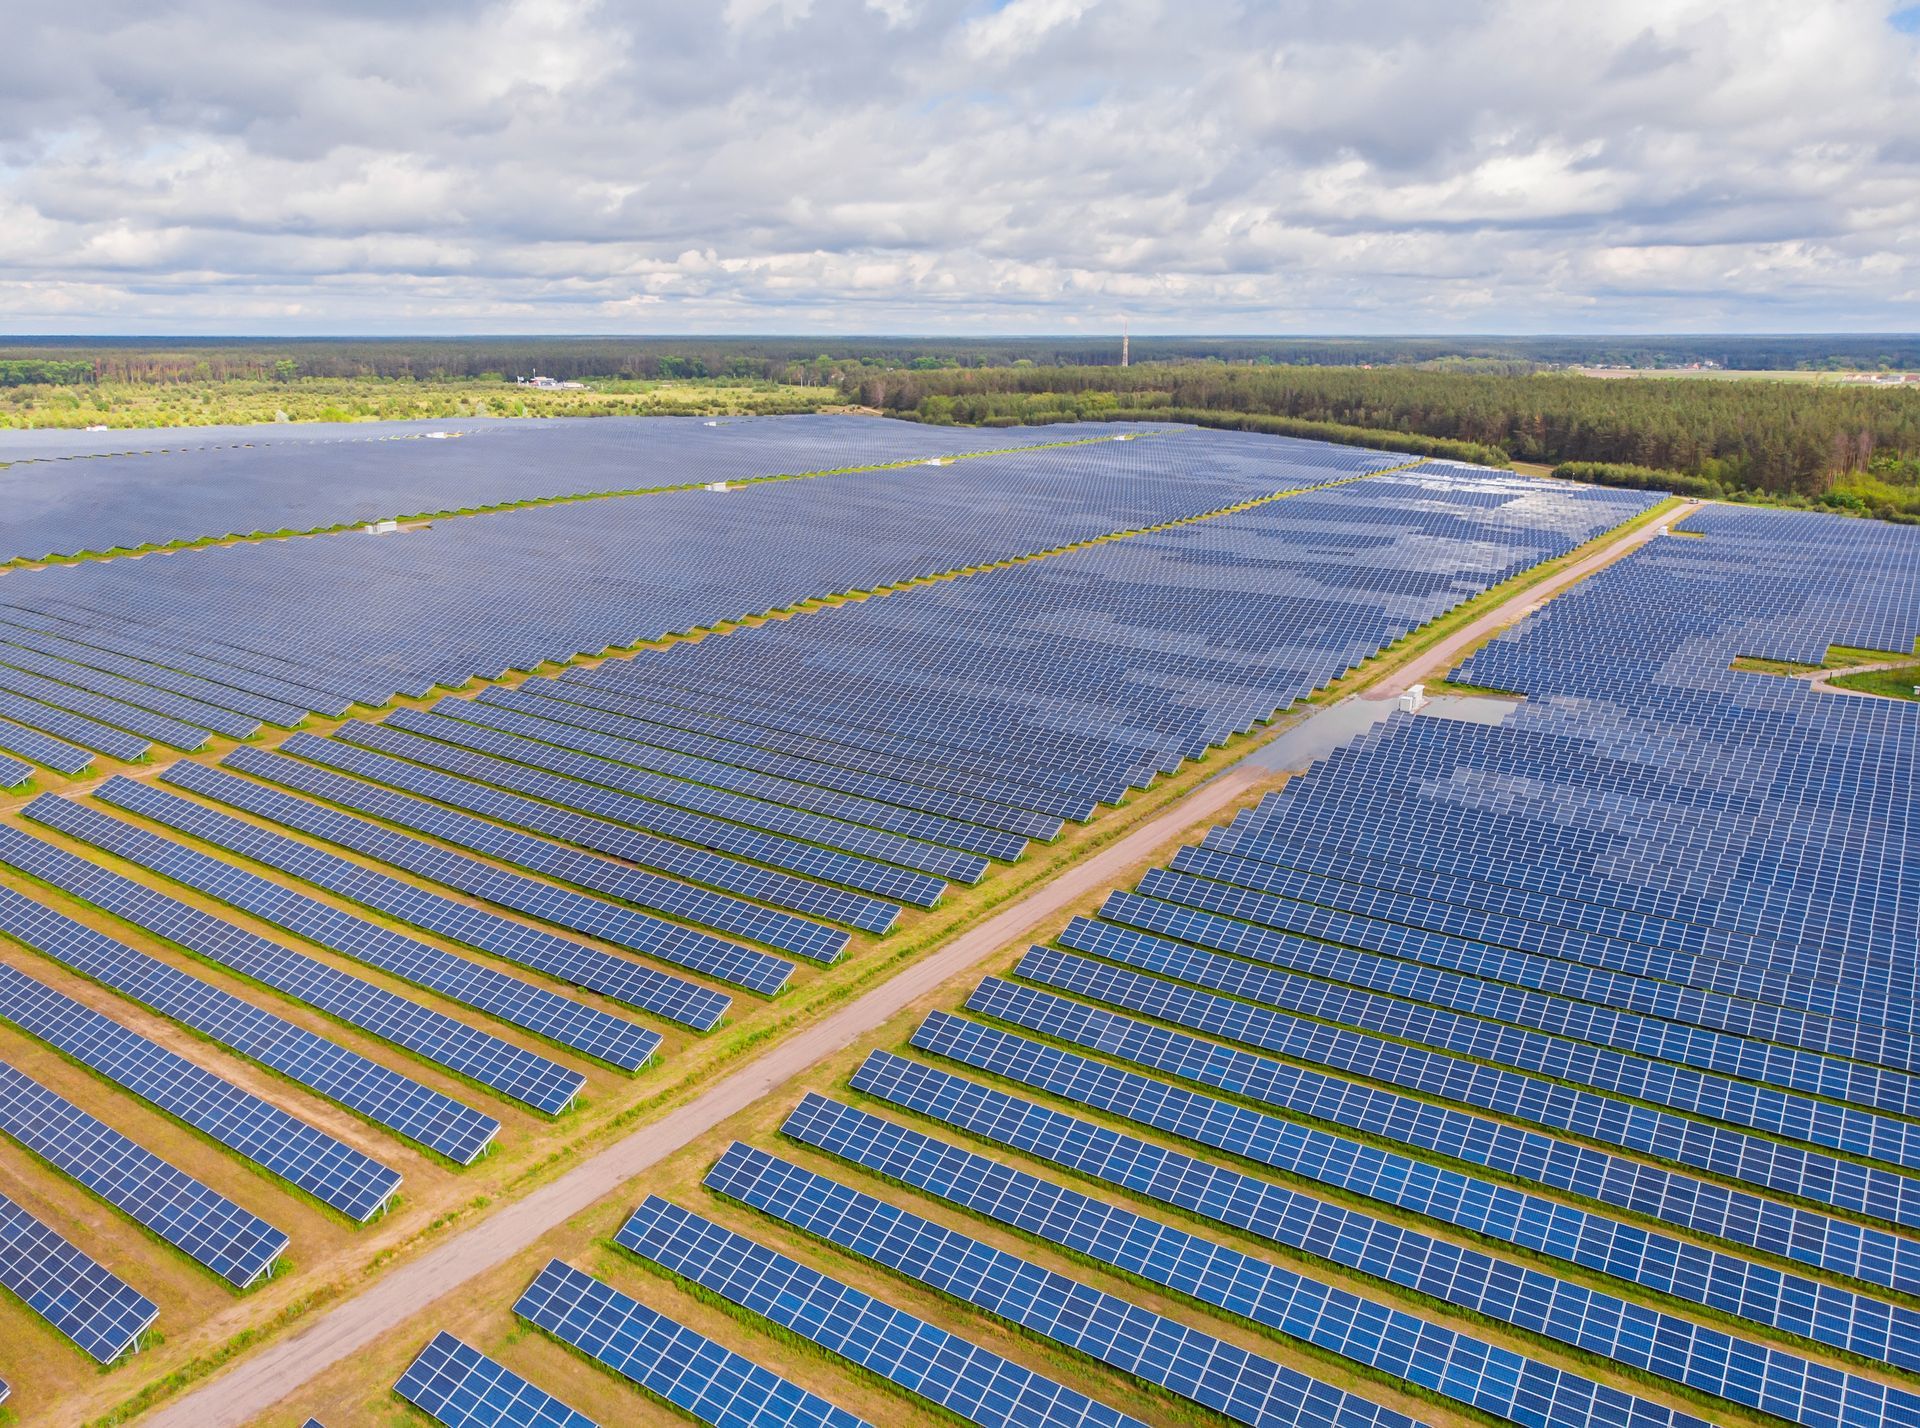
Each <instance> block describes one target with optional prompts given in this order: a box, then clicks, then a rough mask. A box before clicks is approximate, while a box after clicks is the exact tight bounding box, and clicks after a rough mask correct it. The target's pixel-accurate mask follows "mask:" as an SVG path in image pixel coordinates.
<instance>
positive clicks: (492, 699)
mask: <svg viewBox="0 0 1920 1428" xmlns="http://www.w3.org/2000/svg"><path fill="white" fill-rule="evenodd" d="M441 702H442V704H443V705H444V706H445V709H446V712H448V713H450V714H453V715H455V716H456V717H465V716H466V714H467V713H468V712H477V711H472V706H473V705H476V704H478V705H482V706H485V707H487V708H488V709H491V710H494V711H505V712H506V715H507V721H505V722H502V723H499V724H495V723H494V718H495V715H491V714H490V715H484V716H481V717H479V718H478V719H477V722H479V723H483V724H487V725H489V726H490V727H495V728H506V729H510V730H512V731H513V732H516V733H524V734H527V735H529V736H531V737H533V738H536V739H539V740H540V741H541V742H543V743H552V744H558V745H560V746H561V747H563V748H569V749H575V750H579V751H581V752H585V753H593V754H599V755H601V756H602V757H604V758H609V759H613V760H615V761H616V762H619V763H625V764H632V765H634V766H635V767H636V768H644V769H649V770H651V771H652V772H654V773H662V774H670V775H672V776H673V777H675V778H684V779H689V780H691V781H693V782H695V783H705V784H711V785H713V786H714V787H716V788H724V789H727V790H729V791H731V792H733V793H740V794H746V795H748V796H751V797H754V798H764V799H767V800H768V801H769V802H772V803H779V804H784V805H785V806H787V807H788V808H803V809H806V810H807V811H808V812H811V813H819V814H822V815H824V816H826V817H829V818H838V819H840V820H842V821H843V822H847V823H854V824H859V825H861V826H863V827H867V828H879V829H883V830H885V831H886V832H889V833H898V834H901V835H902V836H904V837H909V838H918V839H923V840H925V841H926V842H929V843H936V844H939V845H940V846H942V847H946V848H957V849H960V850H961V851H963V852H969V853H979V854H981V855H982V856H984V857H988V858H998V859H1000V860H1001V861H1003V862H1012V861H1013V860H1014V859H1016V858H1018V857H1019V856H1020V855H1021V854H1023V853H1024V852H1026V850H1027V840H1026V839H1025V838H1023V837H1021V836H1019V835H1017V834H1011V833H1002V832H1000V831H998V830H996V829H991V828H982V827H980V826H978V825H977V824H972V823H967V822H963V821H962V820H960V819H955V818H948V817H946V816H945V815H943V814H938V813H926V812H923V811H921V810H919V809H914V808H902V807H901V806H899V805H898V804H895V803H889V802H885V801H882V800H879V799H872V798H867V797H864V796H862V795H860V794H854V793H847V792H844V791H842V790H839V789H830V788H824V787H821V786H820V785H819V784H816V783H812V782H808V781H804V780H800V779H793V778H787V777H785V776H784V775H774V774H766V773H761V772H759V771H757V770H754V769H748V768H742V767H739V766H738V765H736V764H734V763H733V762H732V761H731V760H727V759H724V758H715V757H713V756H711V755H710V754H700V755H694V754H687V753H682V752H679V751H677V750H674V749H669V748H664V747H662V746H660V745H658V744H655V743H653V742H652V741H650V740H647V739H645V738H644V737H643V736H641V735H638V734H635V733H633V732H632V731H631V730H630V729H628V728H627V727H625V726H626V725H627V724H628V723H629V722H630V721H626V720H622V719H620V718H619V717H618V716H615V715H606V714H598V715H597V714H595V713H594V712H593V711H592V710H589V709H581V708H577V707H576V706H571V705H565V704H561V705H556V704H554V703H552V702H551V701H549V700H539V699H533V698H530V697H527V696H523V695H521V694H519V693H518V692H517V691H515V690H511V689H489V690H486V691H484V692H483V693H482V694H481V695H480V696H479V697H477V698H475V699H471V700H443V701H441ZM570 710H571V711H572V712H571V714H569V712H568V711H570ZM642 727H643V728H644V727H645V726H642Z"/></svg>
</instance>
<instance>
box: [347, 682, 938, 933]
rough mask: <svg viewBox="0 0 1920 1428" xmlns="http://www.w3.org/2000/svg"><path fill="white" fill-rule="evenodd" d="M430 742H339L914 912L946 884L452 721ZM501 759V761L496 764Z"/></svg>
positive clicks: (392, 726) (367, 738)
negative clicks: (656, 796) (639, 789)
mask: <svg viewBox="0 0 1920 1428" xmlns="http://www.w3.org/2000/svg"><path fill="white" fill-rule="evenodd" d="M427 727H428V728H429V729H430V730H431V734H432V737H431V738H427V737H423V736H417V735H413V734H409V733H407V732H406V730H405V729H403V728H400V727H399V726H398V725H397V724H396V723H395V722H394V721H392V720H389V721H388V722H386V723H383V724H348V725H345V726H343V727H342V728H341V729H340V730H339V731H338V732H337V733H336V735H335V737H336V738H338V739H341V740H344V741H345V742H347V743H349V744H353V745H355V746H357V747H359V748H362V749H369V750H373V751H375V752H378V753H383V754H391V755H393V756H394V757H396V758H402V759H409V760H412V761H413V762H415V763H419V764H424V765H426V766H427V767H429V768H433V769H438V770H441V771H443V772H447V773H457V774H464V775H466V776H467V777H470V778H475V779H479V780H481V781H483V782H485V783H488V784H491V785H493V786H494V787H496V788H503V789H512V790H514V791H516V792H519V793H525V794H531V795H533V796H535V797H538V798H543V799H546V800H547V801H549V802H551V803H554V804H557V805H559V806H560V807H562V808H568V809H572V810H574V811H576V812H580V813H590V814H593V815H595V816H596V817H600V818H605V819H608V820H609V821H612V822H615V823H621V824H624V825H626V826H627V827H630V828H639V829H645V830H646V831H648V832H651V833H659V834H662V835H664V836H666V837H669V838H678V839H680V840H682V841H683V842H687V843H691V844H693V845H695V846H696V847H701V848H710V849H712V850H713V851H715V852H717V853H730V854H734V855H736V856H739V857H742V858H750V859H752V860H753V861H754V862H756V863H764V864H766V865H767V866H768V867H772V868H780V869H784V870H785V871H787V872H790V873H798V874H801V875H802V876H806V877H816V878H819V879H821V880H822V881H824V882H830V883H838V884H839V885H841V886H842V887H847V888H853V889H855V890H857V891H860V892H867V893H874V894H877V895H878V896H880V897H884V898H890V899H892V900H893V901H895V902H901V903H906V904H908V905H910V906H913V907H928V908H930V907H934V906H936V905H937V904H938V903H939V901H940V895H941V893H943V892H945V891H946V884H945V883H944V882H942V881H941V880H940V879H939V878H934V877H928V876H927V875H926V874H925V873H913V872H908V871H906V870H905V869H901V868H890V867H888V866H887V865H886V864H885V863H876V862H874V861H873V860H872V859H870V858H856V857H854V856H852V855H850V854H847V853H836V852H833V851H832V850H831V849H827V848H822V847H820V846H818V845H817V844H813V843H806V842H802V841H801V840H799V839H797V838H787V837H783V836H780V835H777V834H771V833H762V832H760V831H758V830H756V829H752V828H747V827H743V826H742V825H740V824H737V823H728V822H726V821H725V820H724V819H719V818H709V817H707V816H706V815H705V814H702V813H693V812H690V811H688V810H685V809H679V808H673V807H671V806H669V805H667V804H664V803H657V802H654V801H652V800H650V799H644V798H637V797H634V796H632V795H629V794H624V793H621V792H619V791H617V790H614V789H606V788H598V787H595V786H594V785H593V784H592V783H590V782H588V781H586V780H585V779H579V778H575V777H573V776H571V775H567V776H558V775H560V774H563V773H564V770H562V769H560V768H558V767H551V768H550V767H547V765H556V766H557V765H558V764H560V763H563V762H564V760H560V759H552V758H548V757H547V756H546V755H544V754H543V753H542V752H541V751H540V749H539V747H538V746H537V745H534V744H530V743H528V742H527V741H526V740H524V739H512V738H509V737H506V736H504V735H495V734H489V733H487V732H486V731H485V730H483V729H479V728H477V727H472V726H469V725H465V724H460V723H458V722H455V721H451V720H444V721H441V722H440V723H439V724H433V725H428V726H427ZM494 755H498V757H494Z"/></svg>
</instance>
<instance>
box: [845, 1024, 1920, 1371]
mask: <svg viewBox="0 0 1920 1428" xmlns="http://www.w3.org/2000/svg"><path fill="white" fill-rule="evenodd" d="M852 1085H853V1088H854V1089H855V1090H857V1091H860V1092H862V1093H864V1094H867V1095H871V1096H877V1097H879V1098H880V1099H882V1100H885V1101H889V1102H891V1103H892V1104H894V1105H897V1106H901V1107H903V1108H905V1109H907V1110H910V1111H914V1112H917V1113H918V1114H920V1115H923V1116H928V1117H931V1118H933V1119H934V1120H937V1121H939V1122H941V1123H942V1124H945V1125H950V1126H953V1127H955V1128H956V1129H959V1130H964V1131H967V1132H969V1133H970V1134H973V1135H975V1136H979V1137H981V1138H983V1139H985V1140H987V1141H990V1142H992V1143H994V1144H999V1145H1005V1146H1008V1147H1011V1148H1013V1149H1017V1150H1020V1151H1024V1152H1025V1153H1027V1154H1029V1155H1034V1156H1038V1157H1040V1158H1041V1159H1044V1160H1047V1161H1051V1162H1053V1163H1054V1164H1057V1165H1062V1166H1065V1167H1067V1168H1069V1169H1072V1170H1076V1171H1079V1172H1080V1173H1082V1174H1084V1175H1088V1176H1091V1177H1093V1178H1096V1179H1098V1180H1102V1181H1105V1182H1107V1183H1109V1184H1113V1185H1118V1186H1122V1187H1124V1188H1126V1189H1129V1190H1132V1191H1133V1192H1134V1193H1136V1194H1139V1195H1144V1196H1146V1197H1148V1198H1150V1199H1153V1200H1156V1201H1159V1202H1161V1203H1163V1204H1168V1205H1173V1206H1177V1207H1178V1208H1180V1209H1183V1210H1186V1211H1188V1212H1189V1213H1191V1214H1197V1215H1200V1216H1202V1217H1204V1218H1206V1219H1210V1220H1213V1221H1216V1222H1218V1223H1221V1224H1226V1225H1233V1226H1236V1227H1238V1228H1241V1229H1245V1230H1250V1231H1252V1232H1254V1233H1255V1234H1258V1235H1260V1236H1262V1237H1263V1238H1266V1239H1269V1240H1273V1241H1275V1242H1277V1243H1283V1244H1290V1245H1294V1246H1296V1247H1298V1248H1303V1249H1306V1250H1309V1251H1311V1252H1312V1253H1314V1254H1318V1255H1322V1256H1326V1257H1329V1258H1333V1259H1336V1260H1337V1261H1338V1262H1340V1263H1342V1264H1347V1265H1350V1266H1351V1267H1356V1268H1357V1267H1359V1265H1360V1263H1361V1262H1362V1258H1363V1256H1371V1257H1372V1259H1373V1264H1374V1267H1373V1268H1372V1269H1371V1270H1370V1272H1372V1273H1375V1274H1379V1275H1381V1276H1382V1277H1384V1278H1388V1279H1392V1280H1394V1281H1396V1282H1403V1281H1405V1280H1409V1279H1412V1278H1413V1277H1414V1276H1415V1274H1416V1273H1417V1270H1416V1266H1417V1264H1418V1261H1417V1260H1409V1262H1408V1263H1407V1264H1404V1265H1403V1264H1402V1263H1401V1262H1400V1254H1399V1249H1398V1246H1400V1245H1401V1244H1402V1243H1406V1244H1414V1245H1417V1244H1418V1243H1419V1242H1420V1241H1421V1240H1423V1239H1424V1238H1425V1237H1424V1236H1423V1235H1421V1234H1420V1233H1419V1232H1418V1231H1414V1230H1411V1229H1407V1228H1405V1227H1401V1226H1397V1225H1392V1224H1389V1223H1388V1222H1386V1221H1383V1220H1375V1219H1372V1218H1371V1217H1369V1216H1364V1215H1360V1214H1359V1213H1358V1212H1356V1211H1353V1210H1348V1209H1345V1208H1342V1207H1339V1206H1335V1205H1332V1204H1329V1203H1326V1202H1324V1201H1318V1200H1311V1199H1308V1198H1307V1197H1305V1196H1302V1195H1300V1194H1298V1193H1297V1192H1295V1191H1292V1190H1288V1189H1285V1188H1283V1187H1281V1186H1279V1185H1276V1184H1273V1183H1270V1182H1267V1181H1263V1180H1259V1179H1256V1178H1255V1177H1253V1176H1250V1175H1245V1174H1242V1173H1241V1172H1239V1171H1237V1170H1233V1169H1231V1168H1229V1167H1226V1166H1223V1165H1215V1164H1211V1163H1209V1162H1207V1161H1205V1160H1201V1159H1199V1158H1197V1157H1194V1156H1190V1155H1185V1154H1182V1153H1181V1152H1179V1151H1175V1150H1169V1149H1167V1148H1165V1147H1163V1146H1158V1145H1154V1144H1152V1143H1150V1142H1147V1141H1144V1140H1140V1139H1139V1138H1137V1137H1134V1136H1130V1135H1126V1134H1124V1133H1123V1132H1120V1131H1116V1130H1111V1129H1108V1128H1107V1127H1104V1126H1099V1125H1095V1124H1093V1123H1092V1122H1090V1121H1086V1120H1081V1119H1078V1118H1076V1117H1073V1116H1070V1115H1066V1114H1064V1113H1062V1112H1059V1111H1054V1110H1050V1109H1048V1108H1047V1107H1044V1106H1041V1105H1039V1104H1037V1103H1036V1102H1032V1101H1027V1100H1022V1099H1020V1098H1018V1097H1015V1096H1013V1095H1011V1094H1009V1093H1008V1092H1005V1091H1000V1090H996V1089H994V1088H992V1087H988V1086H984V1085H981V1084H980V1083H979V1082H976V1081H969V1080H966V1079H964V1078H962V1077H959V1076H955V1075H952V1074H950V1073H949V1072H946V1071H941V1070H939V1069H937V1068H935V1067H931V1066H927V1065H925V1064H923V1063H921V1062H917V1061H908V1060H906V1059H904V1058H902V1057H898V1056H894V1055H892V1054H890V1053H888V1052H884V1051H875V1052H872V1053H871V1054H869V1056H868V1057H867V1059H866V1061H865V1062H863V1063H862V1064H861V1066H860V1068H859V1070H858V1071H857V1072H856V1073H855V1074H854V1077H853V1080H852ZM1269 1163H1273V1164H1275V1165H1276V1166H1278V1167H1279V1168H1284V1169H1286V1170H1288V1171H1290V1172H1292V1173H1293V1174H1295V1175H1296V1176H1298V1177H1300V1178H1301V1179H1302V1180H1304V1181H1305V1182H1307V1183H1309V1184H1315V1183H1317V1184H1321V1185H1326V1186H1328V1187H1330V1188H1335V1189H1339V1190H1346V1191H1350V1192H1353V1193H1355V1194H1358V1195H1362V1196H1364V1197H1366V1198H1367V1199H1370V1200H1373V1201H1375V1202H1377V1203H1380V1204H1384V1205H1390V1206H1398V1207H1400V1208H1403V1209H1407V1210H1412V1211H1414V1212H1416V1213H1418V1214H1421V1215H1424V1216H1426V1217H1427V1218H1429V1219H1432V1220H1435V1221H1438V1222H1440V1223H1442V1224H1451V1225H1457V1226H1459V1227H1461V1228H1463V1229H1467V1230H1471V1231H1473V1232H1475V1233H1476V1234H1479V1235H1481V1236H1483V1237H1485V1238H1486V1239H1489V1240H1492V1241H1496V1242H1504V1243H1508V1244H1513V1245H1516V1246H1519V1247H1520V1248H1522V1249H1527V1250H1532V1251H1534V1252H1536V1253H1538V1254H1542V1255H1545V1256H1547V1257H1549V1258H1551V1259H1555V1260H1559V1261H1561V1262H1562V1263H1566V1264H1572V1265H1579V1266H1581V1267H1584V1268H1587V1269H1591V1270H1596V1271H1598V1272H1600V1273H1602V1274H1605V1275H1608V1276H1609V1277H1611V1278H1612V1279H1614V1280H1615V1281H1617V1282H1619V1283H1620V1284H1622V1285H1625V1286H1637V1287H1639V1288H1643V1289H1647V1290H1652V1291H1654V1292H1656V1293H1663V1294H1666V1295H1669V1296H1671V1297H1672V1298H1674V1299H1677V1300H1683V1301H1687V1302H1691V1303H1696V1304H1702V1305H1706V1306H1708V1307H1710V1308H1712V1309H1715V1310H1717V1311H1719V1312H1720V1313H1722V1314H1728V1315H1732V1316H1734V1317H1736V1318H1740V1319H1745V1320H1747V1321H1749V1322H1751V1323H1755V1324H1760V1325H1764V1326H1766V1327H1769V1328H1774V1329H1779V1330H1783V1331H1785V1332H1787V1333H1790V1334H1795V1335H1798V1336H1800V1337H1803V1338H1808V1339H1812V1340H1815V1341H1818V1342H1821V1343H1826V1344H1831V1345H1833V1346H1834V1347H1836V1348H1841V1349H1845V1350H1847V1351H1849V1352H1852V1353H1857V1354H1860V1355H1862V1356H1863V1357H1866V1358H1871V1359H1878V1360H1881V1361H1883V1362H1887V1363H1894V1364H1897V1365H1900V1366H1902V1367H1909V1368H1911V1367H1913V1366H1914V1362H1915V1359H1916V1355H1915V1352H1914V1350H1913V1348H1912V1344H1913V1342H1914V1337H1913V1336H1914V1332H1915V1329H1916V1328H1920V1323H1916V1316H1915V1312H1914V1311H1913V1310H1912V1309H1909V1308H1907V1307H1905V1306H1903V1305H1895V1304H1889V1303H1886V1302H1884V1301H1880V1300H1875V1299H1870V1298H1867V1297H1865V1296H1863V1295H1859V1294H1856V1293H1855V1292H1854V1291H1852V1290H1848V1289H1842V1288H1837V1287H1835V1286H1832V1285H1826V1284H1821V1283H1818V1282H1817V1281H1814V1280H1811V1279H1808V1278H1805V1277H1804V1276H1800V1275H1794V1274H1789V1273H1787V1272H1785V1271H1782V1270H1779V1269H1776V1268H1774V1267H1772V1266H1770V1265H1764V1264H1758V1263H1755V1262H1753V1261H1751V1260H1742V1259H1738V1258H1736V1257H1735V1256H1733V1255H1730V1254H1727V1253H1724V1252H1723V1251H1719V1250H1714V1249H1709V1248H1707V1247H1705V1246H1702V1245H1697V1244H1693V1243H1691V1242H1689V1241H1686V1240H1681V1239H1676V1238H1674V1237H1672V1236H1669V1235H1663V1234H1658V1233H1655V1232H1652V1231H1648V1230H1646V1229H1643V1228H1640V1227H1638V1226H1634V1225H1628V1224H1624V1223H1621V1222H1619V1221H1612V1220H1608V1219H1606V1218H1605V1217H1604V1216H1600V1215H1596V1214H1593V1213H1592V1212H1589V1211H1585V1210H1581V1209H1578V1208H1575V1207H1574V1206H1571V1205H1561V1204H1557V1203H1556V1202H1554V1201H1552V1200H1549V1199H1547V1198H1546V1197H1545V1196H1542V1195H1537V1194H1533V1193H1530V1192H1528V1191H1525V1190H1519V1189H1515V1188H1514V1187H1512V1186H1507V1185H1501V1184H1498V1183H1496V1182H1492V1181H1487V1180H1475V1179H1472V1178H1470V1177H1466V1176H1462V1175H1460V1174H1459V1173H1458V1172H1456V1171H1450V1170H1445V1169H1442V1168H1440V1167H1437V1166H1431V1165H1424V1164H1422V1163H1420V1162H1417V1161H1413V1160H1410V1159H1409V1158H1407V1157H1406V1156H1402V1155H1398V1154H1394V1153H1392V1152H1386V1151H1382V1150H1380V1149H1379V1148H1377V1147H1371V1146H1364V1145H1361V1144H1359V1143H1357V1142H1351V1141H1349V1142H1345V1143H1344V1144H1342V1143H1339V1142H1337V1141H1335V1140H1334V1138H1332V1137H1325V1138H1324V1139H1323V1140H1322V1141H1321V1143H1320V1144H1319V1145H1318V1146H1317V1147H1316V1148H1315V1153H1314V1155H1313V1156H1312V1157H1307V1156H1302V1157H1301V1158H1300V1159H1299V1160H1298V1161H1297V1162H1286V1163H1284V1164H1282V1163H1281V1162H1279V1161H1277V1160H1273V1159H1271V1158H1269ZM1439 1253H1440V1255H1441V1256H1443V1257H1444V1256H1446V1255H1448V1254H1454V1253H1463V1252H1460V1251H1458V1250H1457V1248H1456V1247H1451V1246H1447V1247H1442V1248H1441V1249H1440V1250H1439ZM1472 1258H1474V1256H1472V1255H1471V1254H1464V1253H1463V1258H1462V1261H1461V1262H1462V1263H1464V1262H1466V1261H1467V1260H1470V1259H1472ZM1504 1272H1506V1273H1510V1272H1511V1271H1504ZM1522 1272H1523V1273H1524V1274H1526V1275H1529V1276H1532V1275H1537V1271H1533V1270H1524V1271H1522ZM1539 1277H1540V1278H1542V1279H1544V1276H1539ZM1496 1279H1497V1272H1496V1273H1494V1274H1490V1273H1488V1272H1486V1271H1484V1270H1483V1271H1481V1272H1480V1273H1477V1274H1460V1273H1455V1274H1454V1275H1453V1276H1452V1278H1451V1280H1437V1281H1435V1282H1432V1283H1429V1284H1424V1285H1421V1286H1419V1287H1421V1288H1423V1289H1424V1290H1425V1291H1426V1292H1428V1293H1431V1294H1433V1296H1434V1297H1435V1298H1436V1299H1441V1300H1446V1299H1451V1298H1453V1297H1454V1296H1455V1295H1457V1294H1463V1293H1464V1294H1475V1293H1478V1292H1479V1291H1480V1290H1481V1289H1483V1288H1486V1287H1489V1286H1490V1285H1491V1284H1492V1283H1493V1282H1495V1280H1496ZM1550 1302H1551V1300H1550V1298H1549V1297H1548V1295H1547V1294H1546V1293H1544V1292H1543V1293H1542V1295H1541V1296H1540V1297H1539V1298H1538V1299H1536V1300H1534V1301H1533V1304H1537V1305H1541V1306H1544V1305H1546V1304H1548V1303H1550ZM1522 1304H1523V1307H1528V1308H1531V1307H1532V1305H1530V1304H1528V1302H1527V1301H1526V1300H1524V1299H1523V1300H1522Z"/></svg>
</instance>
